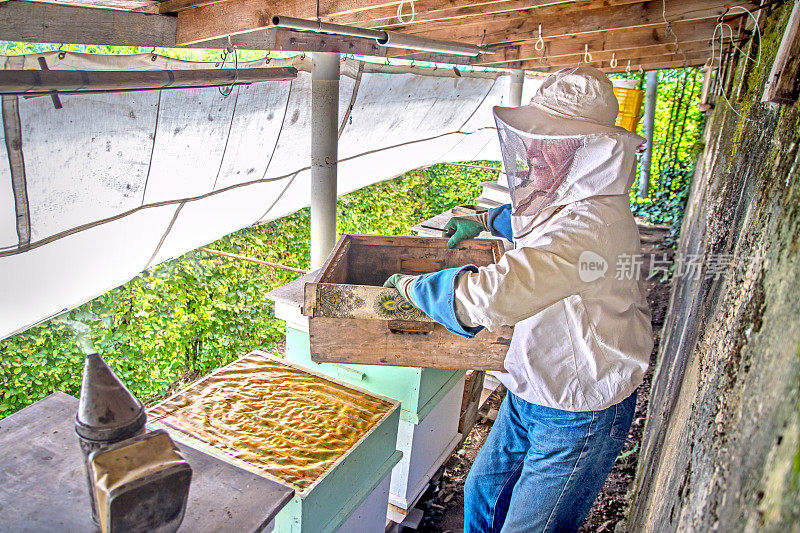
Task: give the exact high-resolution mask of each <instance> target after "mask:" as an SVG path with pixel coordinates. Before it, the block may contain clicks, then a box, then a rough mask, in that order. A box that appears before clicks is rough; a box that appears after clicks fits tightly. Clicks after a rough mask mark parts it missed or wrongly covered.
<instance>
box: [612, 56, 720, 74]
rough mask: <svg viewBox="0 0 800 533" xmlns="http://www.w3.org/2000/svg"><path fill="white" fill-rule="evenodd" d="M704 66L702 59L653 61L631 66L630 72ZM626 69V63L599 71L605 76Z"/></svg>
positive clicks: (716, 64)
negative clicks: (640, 69) (640, 68)
mask: <svg viewBox="0 0 800 533" xmlns="http://www.w3.org/2000/svg"><path fill="white" fill-rule="evenodd" d="M704 64H705V60H703V59H692V60H690V61H688V62H684V61H683V60H680V61H654V62H645V63H640V64H637V65H633V64H632V65H631V72H637V71H638V70H639V67H642V71H645V72H646V71H648V70H667V69H671V68H686V67H701V66H703V65H704ZM713 66H718V62H717V63H714V64H713ZM626 68H627V61H626V62H625V65H623V66H619V65H617V68H611V67H602V68H601V69H600V70H602V71H603V72H605V73H606V74H617V73H621V72H625V69H626Z"/></svg>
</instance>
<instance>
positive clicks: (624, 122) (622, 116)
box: [614, 87, 644, 133]
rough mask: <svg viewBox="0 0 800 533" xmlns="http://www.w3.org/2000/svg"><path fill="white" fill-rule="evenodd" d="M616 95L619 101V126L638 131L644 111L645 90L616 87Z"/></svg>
mask: <svg viewBox="0 0 800 533" xmlns="http://www.w3.org/2000/svg"><path fill="white" fill-rule="evenodd" d="M614 95H616V97H617V101H618V102H619V114H618V115H617V126H622V127H623V128H625V129H626V130H628V131H631V132H633V133H636V126H637V125H638V124H639V118H640V116H641V111H642V100H644V91H639V90H637V89H627V88H625V87H614Z"/></svg>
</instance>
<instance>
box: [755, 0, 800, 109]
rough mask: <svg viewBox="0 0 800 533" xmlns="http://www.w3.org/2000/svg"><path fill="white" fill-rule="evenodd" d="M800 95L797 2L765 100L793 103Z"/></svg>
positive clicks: (774, 65)
mask: <svg viewBox="0 0 800 533" xmlns="http://www.w3.org/2000/svg"><path fill="white" fill-rule="evenodd" d="M798 95H800V3H797V2H795V4H794V8H793V9H792V14H791V15H790V17H789V22H788V24H787V25H786V30H785V31H784V33H783V37H782V39H781V44H780V47H779V48H778V52H777V54H776V56H775V62H774V63H773V64H772V70H771V71H770V73H769V78H767V86H766V88H765V89H764V96H763V98H762V101H763V102H772V103H776V104H784V105H791V104H793V103H795V102H796V101H797V98H798Z"/></svg>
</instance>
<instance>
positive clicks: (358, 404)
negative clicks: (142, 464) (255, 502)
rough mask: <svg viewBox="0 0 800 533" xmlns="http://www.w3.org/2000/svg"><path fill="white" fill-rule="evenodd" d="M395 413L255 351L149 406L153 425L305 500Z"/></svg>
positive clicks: (380, 400)
mask: <svg viewBox="0 0 800 533" xmlns="http://www.w3.org/2000/svg"><path fill="white" fill-rule="evenodd" d="M396 409H399V403H398V402H397V401H396V400H393V399H391V398H387V397H384V396H380V395H378V394H375V393H371V392H368V391H365V390H362V389H358V388H357V387H353V386H352V385H348V384H345V383H342V382H339V381H337V380H335V379H333V378H331V377H329V376H323V375H320V374H317V373H315V372H313V371H310V370H308V369H305V368H301V367H299V366H296V365H293V364H291V363H290V362H288V361H285V360H282V359H278V358H276V357H274V356H271V355H268V354H266V353H264V352H258V351H255V352H251V353H250V354H248V355H246V356H244V357H242V358H240V359H238V360H236V361H234V362H233V363H231V364H229V365H227V366H226V367H224V368H222V369H220V370H217V371H216V372H214V373H212V374H211V375H209V376H206V377H205V378H203V379H201V380H200V381H197V382H196V383H194V384H192V385H190V386H189V387H188V388H186V389H184V390H182V391H180V392H178V393H176V394H175V395H173V396H172V397H170V398H168V399H166V400H164V401H163V402H161V403H160V404H158V405H156V406H154V407H152V408H151V409H150V410H149V414H150V424H149V426H150V427H151V428H156V427H157V428H162V429H166V430H168V431H169V432H170V435H171V436H172V438H174V439H175V440H177V441H179V442H185V443H187V444H189V445H190V446H193V447H195V448H197V449H200V450H202V451H204V452H206V453H209V454H211V455H214V456H215V457H219V458H223V459H225V460H226V461H229V462H231V463H232V464H235V465H236V466H240V467H242V468H244V469H245V470H248V471H250V472H254V473H257V474H260V475H263V476H265V477H268V478H270V479H273V480H275V481H278V482H280V483H282V484H284V485H287V486H290V487H292V488H293V489H294V490H295V491H296V493H297V494H298V495H300V496H301V497H303V496H304V495H305V494H307V493H309V491H311V490H312V488H313V487H314V486H315V485H316V484H317V483H319V482H320V481H321V480H322V479H323V478H324V477H325V476H326V475H327V474H328V473H329V472H331V471H332V470H333V469H334V468H335V467H336V465H338V464H339V463H341V462H342V461H343V460H344V458H345V457H346V456H347V455H348V454H349V453H350V452H351V451H352V450H353V449H354V448H355V447H356V446H357V445H358V443H359V442H361V440H362V439H364V438H365V437H366V435H368V434H369V433H371V432H372V431H373V430H375V429H376V428H377V427H378V426H379V425H380V424H381V422H382V421H383V420H385V419H386V418H387V417H388V416H389V415H390V413H392V412H394V411H395V410H396ZM395 439H396V437H393V438H392V442H394V440H395Z"/></svg>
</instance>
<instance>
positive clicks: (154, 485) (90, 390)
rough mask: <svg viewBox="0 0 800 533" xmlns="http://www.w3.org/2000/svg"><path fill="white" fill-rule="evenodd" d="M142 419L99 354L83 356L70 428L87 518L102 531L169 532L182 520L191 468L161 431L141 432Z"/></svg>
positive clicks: (141, 408)
mask: <svg viewBox="0 0 800 533" xmlns="http://www.w3.org/2000/svg"><path fill="white" fill-rule="evenodd" d="M146 421H147V414H146V413H145V410H144V406H143V405H142V402H140V401H139V400H137V399H136V398H135V397H134V396H133V394H131V392H130V391H129V390H128V389H127V388H126V387H125V385H124V384H123V383H122V382H121V381H120V380H119V378H117V376H116V375H115V374H114V372H113V371H112V370H111V369H110V368H109V367H108V365H107V364H106V363H105V361H103V358H102V357H100V355H98V354H96V353H92V354H89V355H87V356H86V363H85V365H84V368H83V380H82V383H81V396H80V402H79V405H78V413H77V415H76V417H75V432H76V433H77V434H78V438H79V440H80V446H81V451H82V452H83V455H84V465H85V467H86V475H87V482H88V486H89V497H90V500H91V504H92V519H93V520H94V521H95V523H97V524H98V525H99V526H100V527H101V529H102V531H103V532H104V533H106V532H112V531H123V530H124V531H158V532H159V533H168V532H171V531H175V530H177V529H178V526H179V525H180V523H181V521H182V520H183V515H184V512H185V510H186V503H187V499H188V494H189V484H190V482H191V476H192V469H191V467H190V466H189V464H188V463H187V462H186V461H185V460H184V459H183V457H182V456H181V454H180V451H179V450H178V448H177V447H176V446H175V444H174V442H172V440H171V439H170V438H169V435H167V434H166V432H163V431H158V432H149V433H148V432H146V429H145V422H146ZM98 498H99V499H100V503H98Z"/></svg>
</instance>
